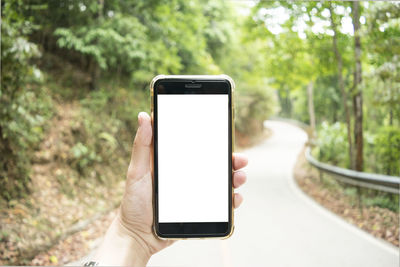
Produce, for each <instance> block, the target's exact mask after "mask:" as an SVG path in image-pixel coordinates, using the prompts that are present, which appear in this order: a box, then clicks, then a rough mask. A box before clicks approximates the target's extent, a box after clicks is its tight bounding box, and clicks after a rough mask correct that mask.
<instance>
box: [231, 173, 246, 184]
mask: <svg viewBox="0 0 400 267" xmlns="http://www.w3.org/2000/svg"><path fill="white" fill-rule="evenodd" d="M246 180H247V176H246V173H245V172H244V171H236V172H234V173H233V187H234V188H238V187H240V186H241V185H243V184H244V183H245V182H246Z"/></svg>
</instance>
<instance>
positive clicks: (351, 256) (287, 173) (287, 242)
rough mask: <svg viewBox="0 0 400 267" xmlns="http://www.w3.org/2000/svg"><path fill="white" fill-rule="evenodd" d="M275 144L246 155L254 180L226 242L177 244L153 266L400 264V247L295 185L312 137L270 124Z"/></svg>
mask: <svg viewBox="0 0 400 267" xmlns="http://www.w3.org/2000/svg"><path fill="white" fill-rule="evenodd" d="M265 124H266V126H267V127H268V128H270V129H271V130H272V131H273V135H272V136H271V138H269V139H267V140H266V141H264V142H263V143H262V144H260V145H258V146H256V147H254V148H251V149H249V150H247V151H246V152H245V153H246V154H247V155H248V156H249V166H248V167H247V170H246V171H247V173H248V182H247V184H246V185H245V186H244V188H243V189H240V191H241V192H242V193H243V195H244V197H245V201H244V202H243V204H242V206H241V207H240V209H239V210H238V211H237V212H236V213H235V225H236V229H235V233H234V235H233V236H232V237H231V238H230V239H228V240H207V241H199V240H196V241H179V242H177V243H176V244H175V245H173V246H172V247H169V248H167V249H165V250H163V251H161V252H160V253H158V254H157V255H154V256H153V257H152V259H151V260H150V262H149V264H148V266H274V267H275V266H307V267H313V266H318V267H320V266H324V267H328V266H334V267H338V266H342V267H345V266H351V267H357V266H362V267H368V266H371V267H378V266H379V267H389V266H390V267H394V266H399V251H398V249H397V248H395V247H394V246H392V245H390V244H388V243H386V242H384V241H381V240H378V239H375V238H374V237H372V236H371V235H369V234H367V233H365V232H363V231H361V230H359V229H357V228H356V227H354V226H352V225H350V224H348V223H346V222H345V221H343V220H342V219H340V218H339V217H337V216H336V215H334V214H332V213H330V212H329V211H327V210H325V209H324V208H322V207H321V206H319V205H318V204H316V203H315V202H314V201H312V200H311V199H310V198H308V197H307V196H306V195H305V194H304V193H302V192H301V191H300V189H299V188H298V187H297V186H296V184H295V183H294V181H293V177H292V169H293V166H294V163H295V161H296V158H297V155H298V154H299V152H300V150H301V148H302V146H303V144H304V142H305V141H306V134H305V133H304V132H303V131H302V130H300V129H298V128H296V127H294V126H291V125H289V124H287V123H283V122H276V121H267V122H266V123H265Z"/></svg>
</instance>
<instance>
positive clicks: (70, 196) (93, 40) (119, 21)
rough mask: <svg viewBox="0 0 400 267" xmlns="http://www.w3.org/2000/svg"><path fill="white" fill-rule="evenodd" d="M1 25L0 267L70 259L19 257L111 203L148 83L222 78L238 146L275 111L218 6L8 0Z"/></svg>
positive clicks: (240, 19)
mask: <svg viewBox="0 0 400 267" xmlns="http://www.w3.org/2000/svg"><path fill="white" fill-rule="evenodd" d="M1 20H2V23H1V34H2V38H1V46H2V49H1V64H2V68H1V91H0V107H1V108H0V154H1V157H0V188H1V191H0V212H1V213H0V222H1V223H0V264H1V265H4V264H7V265H10V264H11V265H19V264H28V265H30V264H45V263H46V264H64V263H66V262H67V261H70V260H73V258H68V257H64V258H63V259H60V261H58V259H57V257H56V256H54V255H47V257H45V259H43V258H40V257H39V258H40V259H39V260H38V259H36V260H34V261H31V260H32V259H33V258H35V257H36V256H37V255H38V254H40V253H41V252H42V251H46V250H48V249H49V248H51V247H52V246H53V245H55V244H56V243H57V242H59V241H60V240H63V239H65V238H66V235H68V234H73V233H74V232H76V231H80V230H82V229H83V226H84V225H82V222H85V221H86V220H87V219H90V218H92V217H93V216H95V217H96V216H97V217H96V218H98V217H99V216H100V215H102V214H107V212H109V211H110V210H112V209H113V208H115V206H116V205H117V204H118V201H119V200H120V196H121V194H122V189H123V181H124V178H125V171H126V168H127V164H128V160H129V155H130V154H129V153H130V149H131V146H132V142H133V137H134V134H135V132H136V128H137V114H138V113H139V112H140V111H147V112H149V106H150V98H149V88H148V87H149V83H150V81H151V79H152V78H153V77H154V76H156V75H158V74H221V73H226V74H228V75H231V76H232V77H234V80H235V82H236V83H237V92H236V96H237V97H236V99H237V103H236V107H237V113H236V130H237V132H236V136H237V141H238V143H239V144H240V145H242V146H246V145H249V144H251V143H252V140H256V139H257V136H259V135H262V134H263V133H262V131H263V121H264V120H265V119H267V118H268V116H269V115H270V114H272V113H273V112H274V110H275V106H276V102H277V101H276V98H275V95H274V93H273V90H272V88H270V87H269V85H268V84H267V81H266V80H265V79H264V74H263V72H262V67H260V66H261V64H262V61H261V60H259V61H256V62H252V59H254V58H255V57H256V56H257V55H258V53H259V52H258V51H259V50H260V49H261V47H260V45H259V44H258V43H257V42H252V41H247V37H246V35H247V32H246V30H245V27H244V26H243V25H244V22H245V16H244V15H241V14H240V13H239V12H238V11H237V9H236V8H235V7H234V6H232V5H231V4H230V3H229V2H225V1H222V0H221V1H190V2H188V1H169V2H164V1H34V2H32V1H23V0H15V1H3V2H2V10H1ZM249 62H252V63H251V64H249ZM87 223H89V222H87ZM82 251H83V250H82ZM71 253H72V252H71ZM72 254H73V253H72ZM45 255H46V254H45ZM67 255H69V254H67ZM51 256H54V257H51ZM75 257H76V255H75Z"/></svg>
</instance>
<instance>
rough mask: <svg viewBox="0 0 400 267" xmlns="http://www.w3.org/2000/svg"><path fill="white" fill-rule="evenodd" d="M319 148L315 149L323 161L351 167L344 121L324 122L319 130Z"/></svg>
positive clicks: (315, 152)
mask: <svg viewBox="0 0 400 267" xmlns="http://www.w3.org/2000/svg"><path fill="white" fill-rule="evenodd" d="M318 136H319V138H318V141H317V145H318V146H317V148H316V149H315V150H314V151H313V154H314V155H317V157H318V159H319V160H320V161H323V162H330V163H331V164H333V165H339V166H341V167H345V168H349V166H348V165H347V166H346V165H345V166H343V165H344V164H349V159H348V154H347V153H343V152H344V151H347V145H348V144H347V140H346V126H345V125H344V124H343V123H340V122H335V123H333V124H329V123H327V122H323V123H322V124H321V127H320V129H319V130H318Z"/></svg>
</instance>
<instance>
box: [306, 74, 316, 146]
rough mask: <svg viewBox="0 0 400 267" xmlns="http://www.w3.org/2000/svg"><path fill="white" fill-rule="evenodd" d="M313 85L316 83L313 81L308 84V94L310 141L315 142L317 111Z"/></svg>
mask: <svg viewBox="0 0 400 267" xmlns="http://www.w3.org/2000/svg"><path fill="white" fill-rule="evenodd" d="M313 87H314V83H313V82H312V81H311V82H309V83H308V85H307V95H308V114H309V116H310V127H311V132H310V142H311V143H313V142H314V139H315V112H314V100H313Z"/></svg>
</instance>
